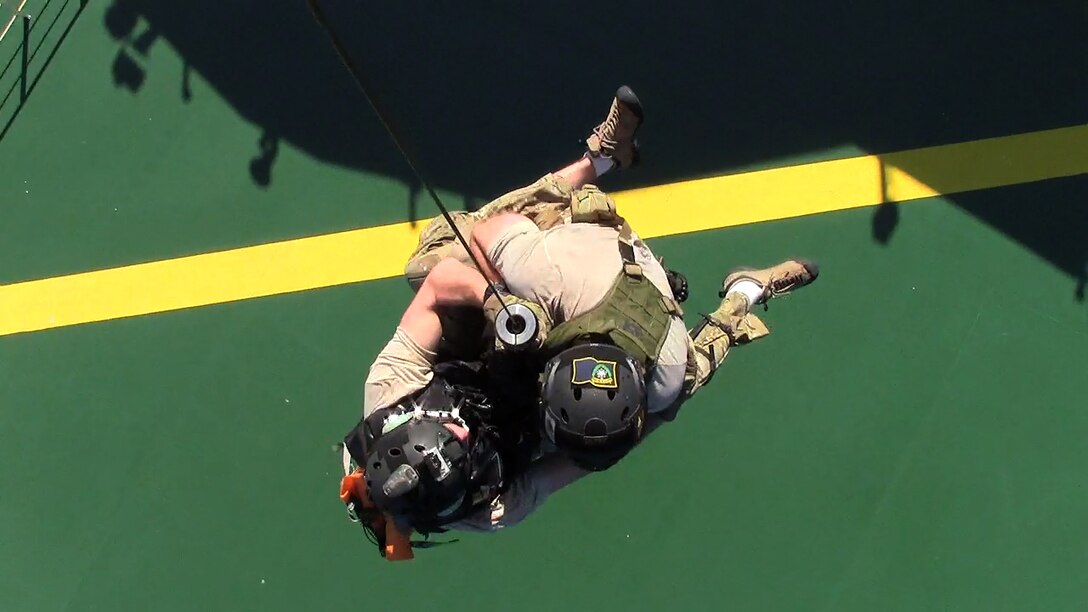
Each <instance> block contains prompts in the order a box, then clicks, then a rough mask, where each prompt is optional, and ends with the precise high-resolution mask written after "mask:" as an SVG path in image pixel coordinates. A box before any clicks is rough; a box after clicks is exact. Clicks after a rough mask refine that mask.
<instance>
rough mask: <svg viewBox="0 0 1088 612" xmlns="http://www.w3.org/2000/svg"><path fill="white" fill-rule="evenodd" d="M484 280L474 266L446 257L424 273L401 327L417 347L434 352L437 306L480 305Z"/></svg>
mask: <svg viewBox="0 0 1088 612" xmlns="http://www.w3.org/2000/svg"><path fill="white" fill-rule="evenodd" d="M486 289H487V281H486V280H484V277H483V275H481V274H480V273H479V272H478V271H476V270H475V269H474V268H470V267H468V266H466V265H464V264H462V263H461V262H459V261H457V260H455V259H445V260H442V261H440V262H439V263H438V265H436V266H435V267H434V268H433V269H432V270H431V272H430V274H428V275H427V278H426V280H424V281H423V285H422V286H421V287H420V288H419V291H418V292H417V293H416V296H415V298H413V299H412V302H411V303H410V304H409V305H408V309H407V310H405V311H404V316H403V317H401V320H400V328H401V329H403V330H404V332H405V333H406V334H408V337H409V338H411V339H412V340H414V341H415V342H416V343H417V344H419V346H420V347H422V348H423V349H425V350H428V351H437V350H438V343H439V340H441V339H442V323H441V322H440V321H439V319H438V308H439V307H440V306H476V307H482V305H483V300H484V291H485V290H486Z"/></svg>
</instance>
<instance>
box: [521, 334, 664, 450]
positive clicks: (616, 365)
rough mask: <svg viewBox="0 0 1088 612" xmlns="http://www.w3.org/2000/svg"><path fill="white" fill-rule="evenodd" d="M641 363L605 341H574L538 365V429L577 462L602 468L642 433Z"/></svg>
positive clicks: (632, 445) (627, 448) (644, 417)
mask: <svg viewBox="0 0 1088 612" xmlns="http://www.w3.org/2000/svg"><path fill="white" fill-rule="evenodd" d="M642 376H643V375H642V371H641V368H639V366H638V365H637V364H636V363H635V360H634V359H632V358H631V356H630V355H628V354H627V353H626V352H624V351H623V350H621V349H619V348H617V347H615V346H613V345H611V344H597V343H592V344H580V345H577V346H574V347H571V348H569V349H566V350H565V351H563V352H561V353H559V354H558V355H556V356H555V357H553V358H552V359H551V360H550V361H548V363H547V364H546V365H545V366H544V379H543V387H542V388H541V398H540V399H541V404H542V408H543V415H542V416H543V420H544V432H545V434H546V435H547V436H548V439H549V440H551V441H552V442H553V443H554V444H555V445H556V447H557V448H558V449H559V450H560V451H563V452H565V453H566V454H568V455H569V456H570V457H571V458H572V459H574V461H575V462H576V463H577V464H578V465H580V466H581V467H583V468H585V469H588V470H594V471H600V470H605V469H608V468H609V467H611V466H612V465H613V464H615V463H616V462H617V461H619V460H620V459H622V458H623V456H624V455H626V454H627V452H628V451H630V450H631V449H632V448H634V447H635V445H636V444H638V441H639V439H641V438H642V430H643V424H644V423H645V420H646V384H645V382H644V381H643V377H642Z"/></svg>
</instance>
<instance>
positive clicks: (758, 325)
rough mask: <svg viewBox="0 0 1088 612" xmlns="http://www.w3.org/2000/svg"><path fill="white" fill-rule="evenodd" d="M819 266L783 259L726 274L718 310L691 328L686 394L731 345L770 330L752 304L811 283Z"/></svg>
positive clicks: (704, 378) (717, 364)
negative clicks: (763, 266)
mask: <svg viewBox="0 0 1088 612" xmlns="http://www.w3.org/2000/svg"><path fill="white" fill-rule="evenodd" d="M819 274H820V269H819V267H818V266H817V265H816V264H815V263H813V262H810V261H806V260H789V261H784V262H782V263H780V264H778V265H776V266H772V267H770V268H764V269H762V270H750V269H744V270H738V271H735V272H732V273H730V274H729V275H728V276H726V277H725V281H724V282H723V283H722V290H721V291H720V292H719V293H718V295H719V296H721V297H722V301H721V304H720V305H719V306H718V309H717V310H715V311H714V312H712V313H711V314H709V315H706V316H705V317H704V320H703V322H702V323H700V324H699V325H697V326H696V327H695V328H694V329H692V330H691V343H692V347H691V354H690V356H689V361H688V372H687V378H686V380H685V386H684V392H685V393H684V395H685V396H686V397H691V395H692V394H694V393H695V392H696V391H698V390H699V389H700V388H702V387H703V386H704V385H705V384H706V383H708V382H710V379H711V378H712V377H713V376H714V372H715V371H716V370H717V369H718V368H719V367H721V365H722V362H723V361H725V358H726V356H727V355H728V354H729V349H730V347H733V346H737V345H740V344H747V343H748V342H751V341H753V340H756V339H758V338H762V337H763V336H766V335H767V334H769V333H770V330H768V329H767V326H766V325H764V324H763V321H760V320H759V317H756V316H755V315H753V314H751V312H750V311H751V308H752V306H754V305H756V304H762V303H765V302H766V301H767V300H769V299H771V298H773V297H776V296H779V295H783V294H786V293H789V292H790V291H793V290H795V289H799V288H801V287H804V286H806V285H809V284H811V283H812V282H813V281H815V280H816V278H817V277H818V276H819Z"/></svg>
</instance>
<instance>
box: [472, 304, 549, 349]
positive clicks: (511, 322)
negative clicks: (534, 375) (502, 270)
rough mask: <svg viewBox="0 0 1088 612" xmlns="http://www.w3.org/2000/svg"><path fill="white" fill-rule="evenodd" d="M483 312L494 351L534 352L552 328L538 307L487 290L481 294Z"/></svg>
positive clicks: (539, 306) (543, 311) (542, 309)
mask: <svg viewBox="0 0 1088 612" xmlns="http://www.w3.org/2000/svg"><path fill="white" fill-rule="evenodd" d="M504 305H505V306H506V309H504V308H503V306H504ZM483 309H484V317H485V319H486V320H487V325H488V331H489V332H490V333H491V334H492V335H493V337H494V338H495V350H497V351H508V350H529V351H532V350H537V349H539V348H540V347H541V346H543V344H544V340H545V339H546V338H547V337H548V332H550V331H551V328H552V324H551V319H550V318H549V317H548V313H547V312H545V310H544V308H543V307H542V306H541V305H540V304H537V303H536V302H532V301H529V300H524V299H522V298H519V297H517V296H515V295H510V294H509V293H502V292H499V293H496V292H494V291H492V290H491V288H488V290H487V291H486V292H485V293H484V304H483Z"/></svg>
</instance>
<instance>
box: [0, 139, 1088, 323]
mask: <svg viewBox="0 0 1088 612" xmlns="http://www.w3.org/2000/svg"><path fill="white" fill-rule="evenodd" d="M1085 173H1088V125H1085V126H1075V127H1069V128H1060V129H1056V130H1047V131H1042V132H1032V133H1028V134H1020V135H1015V136H1006V137H1001V138H992V139H987V140H979V141H974V142H966V143H958V144H951V145H942V146H937V147H928V148H924V149H914V150H910V151H903V152H899V153H891V154H886V155H865V156H861V157H853V158H849V159H840V160H833V161H826V162H817V163H811V164H803V165H798V166H790V167H785V168H775V169H771V170H762V171H758V172H748V173H744V174H736V175H730V176H722V177H716V178H708V179H700V180H695V181H686V182H681V183H673V184H669V185H661V186H656V187H648V188H644V189H635V190H631V191H625V192H620V193H617V194H615V198H616V201H617V204H618V206H619V208H620V209H621V211H622V212H623V214H624V216H625V217H627V218H628V219H629V220H630V221H631V224H632V226H634V227H635V228H636V229H637V230H638V231H639V233H640V234H641V235H642V236H644V237H647V238H652V237H657V236H668V235H674V234H682V233H686V232H696V231H701V230H708V229H715V228H723V227H731V226H736V225H743V224H747V223H756V222H760V221H770V220H775V219H786V218H790V217H798V216H802V215H810V214H816V213H823V212H829V211H835V210H844V209H849V208H858V207H863V206H872V205H876V204H880V203H881V202H884V201H889V202H906V201H910V200H916V199H919V198H927V197H932V196H937V195H942V194H952V193H959V192H964V191H972V190H977V189H986V188H992V187H1000V186H1004V185H1014V184H1020V183H1027V182H1033V181H1040V180H1045V179H1050V178H1057V177H1063V176H1074V175H1078V174H1085ZM923 180H924V181H925V182H922V181H923ZM425 224H426V222H423V223H420V224H418V225H417V227H416V228H413V227H411V226H410V225H409V224H407V223H398V224H393V225H386V226H381V227H373V228H365V229H358V230H352V231H347V232H339V233H335V234H328V235H323V236H314V237H310V238H301V239H297V240H289V241H285V242H278V243H273V244H265V245H259V246H252V247H246V248H241V249H234V250H230V251H222V252H218V253H208V254H204V255H195V256H191V257H182V258H179V259H171V260H165V261H158V262H152V263H146V264H138V265H133V266H126V267H122V268H114V269H109V270H99V271H95V272H86V273H82V274H73V275H69V276H61V277H56V278H48V279H43V280H37V281H29V282H23V283H17V284H13V285H7V286H0V335H8V334H16V333H21V332H29V331H37V330H43V329H50V328H54V327H62V326H67V325H77V324H80V323H89V322H93V321H104V320H108V319H117V318H122V317H131V316H137V315H144V314H150V313H156V312H165V311H170V310H178V309H182V308H192V307H195V306H204V305H208V304H218V303H223V302H231V301H236V300H243V299H248V298H256V297H263V296H269V295H277V294H281V293H289V292H294V291H303V290H307V289H317V288H320V287H331V286H335V285H342V284H347V283H354V282H359V281H365V280H373V279H379V278H388V277H392V276H397V275H399V274H401V273H402V271H403V266H404V262H405V261H406V259H407V257H408V255H409V254H410V252H411V251H412V249H413V247H414V246H415V244H416V241H417V239H418V232H419V229H420V228H422V227H423V226H424V225H425Z"/></svg>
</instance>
